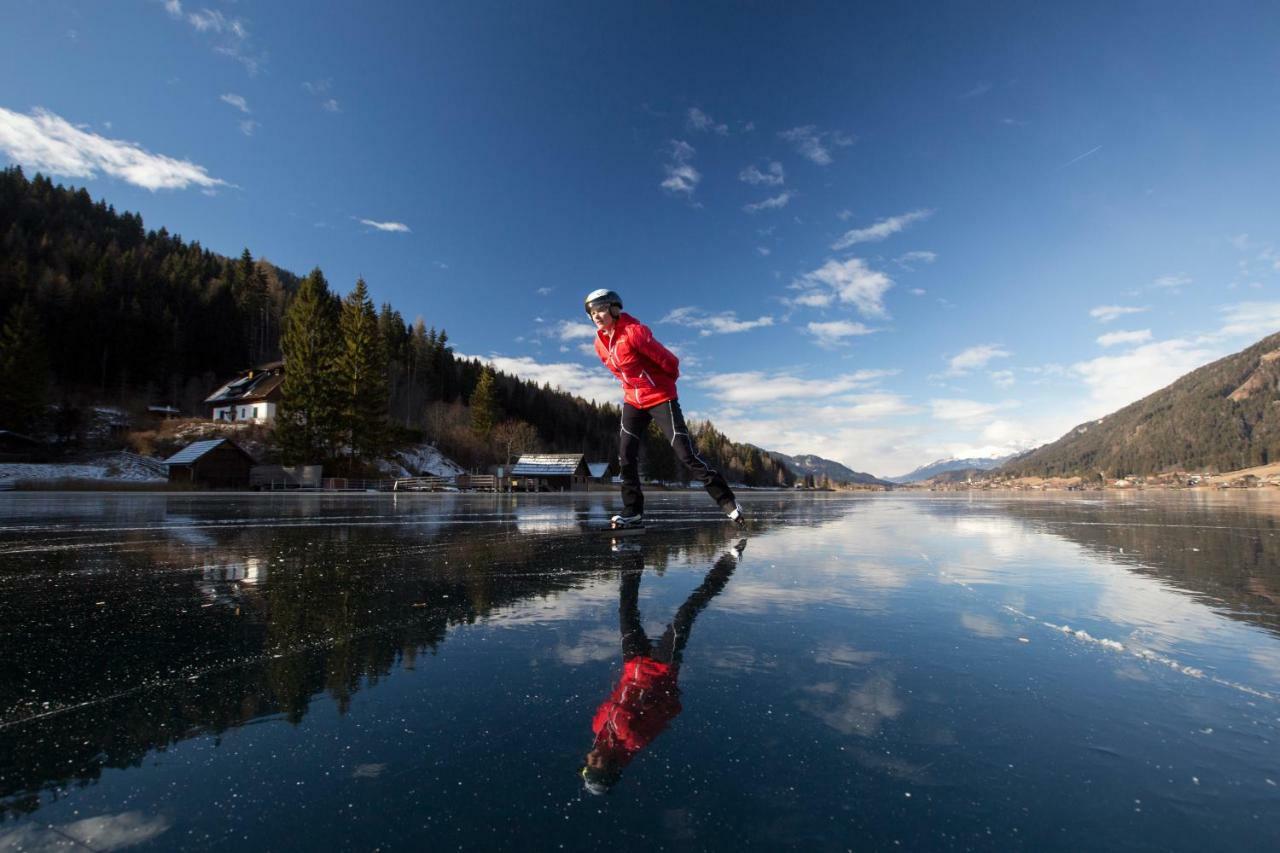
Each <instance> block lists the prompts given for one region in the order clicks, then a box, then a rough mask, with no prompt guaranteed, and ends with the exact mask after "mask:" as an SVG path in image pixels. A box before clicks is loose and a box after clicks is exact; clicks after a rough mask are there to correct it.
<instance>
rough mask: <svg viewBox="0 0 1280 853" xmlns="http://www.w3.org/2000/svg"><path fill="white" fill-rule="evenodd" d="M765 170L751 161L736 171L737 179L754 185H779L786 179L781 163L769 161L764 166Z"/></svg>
mask: <svg viewBox="0 0 1280 853" xmlns="http://www.w3.org/2000/svg"><path fill="white" fill-rule="evenodd" d="M765 168H766V169H767V171H765V172H762V171H760V169H759V168H758V167H757V166H756V165H755V164H754V163H753V164H751V165H750V166H748V167H747V168H745V169H743V170H742V171H741V172H739V173H738V180H740V181H743V182H745V183H748V184H751V185H752V186H756V185H759V184H764V185H765V186H770V187H776V186H781V185H782V184H783V183H784V182H785V181H786V179H787V176H786V173H785V172H783V170H782V164H781V163H779V162H777V161H771V162H770V163H769V165H768V166H766V167H765Z"/></svg>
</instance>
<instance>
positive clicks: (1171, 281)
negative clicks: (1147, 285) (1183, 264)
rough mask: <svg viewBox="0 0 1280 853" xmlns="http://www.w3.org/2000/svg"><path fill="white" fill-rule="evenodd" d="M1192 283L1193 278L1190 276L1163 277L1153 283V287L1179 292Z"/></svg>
mask: <svg viewBox="0 0 1280 853" xmlns="http://www.w3.org/2000/svg"><path fill="white" fill-rule="evenodd" d="M1190 283H1191V276H1189V275H1162V276H1160V277H1159V278H1157V279H1156V280H1155V281H1153V282H1151V286H1152V287H1156V288H1160V289H1162V290H1177V289H1178V288H1180V287H1183V286H1184V285H1188V284H1190Z"/></svg>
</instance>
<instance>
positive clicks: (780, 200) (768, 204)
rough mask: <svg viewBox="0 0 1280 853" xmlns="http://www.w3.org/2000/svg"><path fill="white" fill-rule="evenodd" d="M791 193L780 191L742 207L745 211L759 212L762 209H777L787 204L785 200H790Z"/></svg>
mask: <svg viewBox="0 0 1280 853" xmlns="http://www.w3.org/2000/svg"><path fill="white" fill-rule="evenodd" d="M791 196H792V193H790V192H782V193H779V194H778V195H776V196H773V197H772V198H767V199H765V200H764V201H758V202H756V203H754V204H747V205H743V207H742V209H743V210H745V211H746V212H747V213H759V212H760V211H762V210H777V209H779V208H782V207H786V206H787V202H789V201H791Z"/></svg>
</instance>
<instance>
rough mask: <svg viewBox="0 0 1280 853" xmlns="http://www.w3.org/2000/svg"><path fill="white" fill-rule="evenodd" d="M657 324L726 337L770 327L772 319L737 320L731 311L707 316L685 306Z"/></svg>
mask: <svg viewBox="0 0 1280 853" xmlns="http://www.w3.org/2000/svg"><path fill="white" fill-rule="evenodd" d="M659 322H662V323H675V324H676V325H678V326H689V327H691V328H694V329H698V330H699V333H700V334H702V335H728V334H732V333H734V332H747V331H750V330H751V329H759V328H761V327H764V326H772V325H773V318H772V317H769V316H763V317H759V318H757V319H755V320H739V319H738V317H737V315H736V314H735V313H734V312H733V311H722V312H719V313H717V314H707V312H705V311H703V310H702V309H700V308H697V307H695V306H692V305H686V306H683V307H681V308H676V309H675V310H673V311H670V312H668V314H667V316H665V317H663V318H662V320H660V321H659Z"/></svg>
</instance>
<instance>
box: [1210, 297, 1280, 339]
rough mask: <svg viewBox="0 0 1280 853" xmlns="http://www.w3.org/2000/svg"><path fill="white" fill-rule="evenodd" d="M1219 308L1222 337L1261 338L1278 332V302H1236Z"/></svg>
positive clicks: (1279, 318)
mask: <svg viewBox="0 0 1280 853" xmlns="http://www.w3.org/2000/svg"><path fill="white" fill-rule="evenodd" d="M1219 310H1220V311H1221V312H1222V320H1223V323H1224V325H1223V327H1222V328H1221V329H1219V330H1218V335H1220V336H1222V337H1248V338H1261V337H1265V336H1267V335H1273V334H1275V333H1276V332H1280V302H1238V303H1236V304H1234V305H1227V306H1224V307H1222V308H1221V309H1219Z"/></svg>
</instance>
